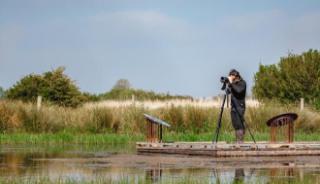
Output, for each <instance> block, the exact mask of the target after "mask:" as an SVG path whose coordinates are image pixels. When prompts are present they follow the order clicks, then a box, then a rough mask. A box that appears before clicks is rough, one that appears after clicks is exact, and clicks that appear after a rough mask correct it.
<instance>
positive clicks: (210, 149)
mask: <svg viewBox="0 0 320 184" xmlns="http://www.w3.org/2000/svg"><path fill="white" fill-rule="evenodd" d="M136 148H137V152H138V153H163V154H183V155H203V156H214V157H237V156H290V155H320V142H310V143H309V142H295V143H291V144H289V143H277V144H274V143H272V144H271V143H267V142H258V143H257V144H253V143H244V144H227V143H225V142H222V143H221V142H219V143H217V144H213V143H212V142H175V143H146V142H138V143H137V144H136Z"/></svg>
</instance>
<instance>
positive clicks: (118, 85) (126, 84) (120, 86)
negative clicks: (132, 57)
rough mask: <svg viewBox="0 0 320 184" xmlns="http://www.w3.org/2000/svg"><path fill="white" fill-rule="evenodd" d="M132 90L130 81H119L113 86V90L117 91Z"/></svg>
mask: <svg viewBox="0 0 320 184" xmlns="http://www.w3.org/2000/svg"><path fill="white" fill-rule="evenodd" d="M130 88H131V84H130V82H129V80H127V79H119V80H118V81H117V82H116V84H115V85H114V86H113V88H112V89H116V90H124V89H130Z"/></svg>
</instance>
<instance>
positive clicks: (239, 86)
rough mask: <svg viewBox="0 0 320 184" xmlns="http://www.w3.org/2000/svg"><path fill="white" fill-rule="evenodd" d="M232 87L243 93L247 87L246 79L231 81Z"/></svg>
mask: <svg viewBox="0 0 320 184" xmlns="http://www.w3.org/2000/svg"><path fill="white" fill-rule="evenodd" d="M230 88H231V89H233V90H234V91H235V92H236V93H242V92H243V91H244V90H245V89H246V83H245V82H244V81H240V82H236V83H235V82H234V83H230Z"/></svg>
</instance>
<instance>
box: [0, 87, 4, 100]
mask: <svg viewBox="0 0 320 184" xmlns="http://www.w3.org/2000/svg"><path fill="white" fill-rule="evenodd" d="M4 93H5V92H4V89H3V88H2V87H1V86H0V99H1V98H4V95H5V94H4Z"/></svg>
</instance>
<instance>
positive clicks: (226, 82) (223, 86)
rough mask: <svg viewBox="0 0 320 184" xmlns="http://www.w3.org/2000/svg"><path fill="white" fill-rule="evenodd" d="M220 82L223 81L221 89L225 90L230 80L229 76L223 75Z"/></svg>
mask: <svg viewBox="0 0 320 184" xmlns="http://www.w3.org/2000/svg"><path fill="white" fill-rule="evenodd" d="M220 82H221V83H223V85H222V88H221V90H225V89H226V87H227V84H228V83H229V82H230V81H229V79H228V77H221V78H220Z"/></svg>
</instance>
